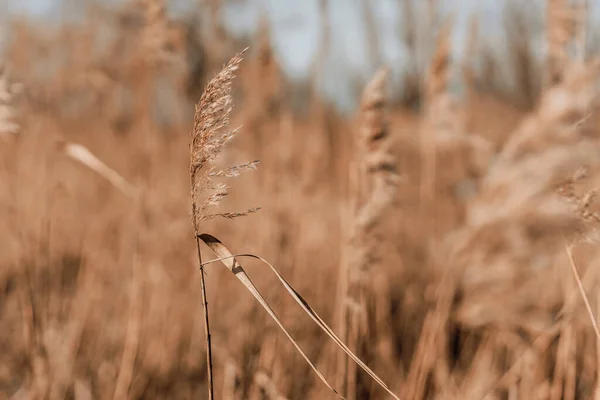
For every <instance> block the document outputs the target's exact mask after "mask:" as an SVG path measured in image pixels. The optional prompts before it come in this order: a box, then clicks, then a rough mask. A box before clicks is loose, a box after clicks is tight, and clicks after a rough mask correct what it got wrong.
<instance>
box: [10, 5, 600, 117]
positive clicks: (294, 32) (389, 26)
mask: <svg viewBox="0 0 600 400" xmlns="http://www.w3.org/2000/svg"><path fill="white" fill-rule="evenodd" d="M197 1H198V0H172V1H170V3H169V4H170V6H171V10H172V11H173V13H174V14H180V13H182V12H186V11H189V10H190V9H191V8H192V7H194V5H195V4H197ZM362 1H363V0H329V6H330V16H331V28H332V43H331V47H330V49H331V51H330V53H329V55H328V59H327V60H326V66H325V72H324V76H323V86H322V89H323V90H324V91H325V92H326V93H327V94H329V95H332V96H334V97H336V98H337V99H338V100H339V101H341V102H342V103H344V101H345V100H344V99H352V98H354V97H355V95H356V93H355V92H354V89H353V87H352V83H354V82H356V81H357V78H358V80H359V81H360V80H365V79H367V78H368V77H369V76H370V75H371V74H372V73H373V71H374V70H375V69H376V67H377V66H375V65H373V64H372V63H371V62H370V60H369V57H368V43H367V42H366V40H365V27H364V22H363V18H362V15H361V7H362ZM371 1H372V4H373V12H374V15H375V17H376V19H377V27H378V36H379V39H380V47H381V49H382V55H383V58H384V60H383V61H384V62H385V63H386V64H387V65H388V66H390V67H392V69H393V70H394V72H395V76H396V78H397V82H396V83H397V84H399V82H400V80H399V77H400V76H401V74H402V71H403V70H404V69H405V68H407V66H408V62H409V54H408V52H407V49H406V48H405V46H404V44H403V43H402V40H401V37H400V35H399V30H400V28H401V15H402V10H401V9H400V3H401V1H402V0H371ZM437 1H438V6H439V7H440V11H441V13H442V14H444V15H450V14H452V15H453V17H454V22H455V24H454V30H453V47H454V56H455V57H456V58H457V59H460V57H461V55H462V52H463V50H464V47H465V46H464V44H465V38H466V33H467V32H468V21H469V19H470V18H471V16H472V15H476V16H477V17H478V18H479V20H480V27H481V28H480V32H479V34H480V35H481V38H480V41H481V42H484V43H487V44H488V45H489V46H491V47H492V48H493V49H494V50H495V51H497V52H500V53H501V52H502V48H503V46H504V36H503V32H504V30H503V28H502V23H503V19H502V18H503V15H502V9H503V7H504V5H505V4H507V3H511V4H513V5H514V4H516V5H518V6H520V7H523V8H526V9H527V12H529V13H530V14H531V15H532V18H534V19H538V20H539V21H542V19H543V13H544V9H543V4H544V3H545V1H544V0H523V1H518V0H437ZM580 1H581V0H580ZM103 2H104V3H105V4H106V3H114V4H118V3H120V0H104V1H103ZM428 2H429V1H425V0H413V3H414V4H415V5H417V8H416V9H417V12H418V9H419V6H421V9H422V10H421V11H422V12H423V13H424V12H426V10H425V8H424V7H425V4H427V3H428ZM225 3H228V2H227V1H225ZM229 3H232V4H231V5H229V6H227V7H225V8H224V10H223V17H224V19H225V22H226V26H227V27H228V28H229V29H230V30H231V32H233V33H235V34H239V35H243V34H248V33H252V32H253V31H254V29H255V27H256V25H257V24H256V23H257V21H258V20H259V18H260V17H261V15H266V16H267V17H268V20H269V22H270V24H271V32H272V34H273V44H274V47H275V50H276V53H277V55H278V58H279V60H280V62H281V64H282V65H283V67H284V69H285V70H286V72H287V73H288V74H289V75H291V76H292V77H295V78H298V79H302V78H306V77H307V76H308V74H309V72H310V66H311V63H312V61H313V57H314V54H315V52H316V51H317V49H318V46H319V41H320V37H321V26H320V23H319V11H318V7H319V5H318V4H319V0H231V1H229ZM588 3H589V7H590V9H591V17H590V19H591V22H593V24H591V25H592V26H595V25H596V24H595V23H596V22H599V21H600V18H599V17H600V0H588ZM3 4H7V7H8V11H9V13H10V14H27V15H30V16H33V17H38V18H40V17H41V18H44V19H45V20H46V22H52V21H54V22H56V21H60V20H61V19H62V18H63V17H64V12H63V10H65V9H69V10H71V11H72V10H75V9H77V8H78V7H79V8H81V7H82V4H85V1H84V0H0V6H3ZM3 14H5V13H3V12H0V23H2V18H3V17H2V15H3ZM2 25H5V24H2ZM421 25H422V24H421ZM422 29H425V30H426V29H429V27H428V26H422ZM425 33H426V32H425ZM0 45H1V42H0ZM542 45H543V42H540V46H542ZM537 50H538V51H540V52H542V51H543V48H542V47H540V48H539V49H537ZM350 103H351V102H348V104H342V106H344V107H345V106H350Z"/></svg>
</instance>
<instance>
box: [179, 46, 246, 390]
mask: <svg viewBox="0 0 600 400" xmlns="http://www.w3.org/2000/svg"><path fill="white" fill-rule="evenodd" d="M241 61H242V53H240V54H238V55H236V56H235V57H233V58H232V59H231V61H229V63H228V64H227V65H226V66H225V67H224V68H223V69H222V70H221V72H219V73H218V74H217V76H216V77H215V78H213V79H212V80H211V81H210V82H209V83H208V85H207V87H206V90H205V91H204V94H203V95H202V97H201V98H200V101H199V102H198V104H197V105H196V113H195V115H194V129H193V131H192V137H191V144H190V183H191V200H192V223H193V227H194V237H195V240H196V249H197V253H198V264H199V268H200V274H201V275H200V277H201V290H202V303H203V307H204V322H205V325H204V327H205V335H206V362H207V372H208V393H209V399H210V400H212V399H213V398H214V387H213V365H212V348H211V338H210V324H209V318H208V300H207V295H206V282H205V276H204V265H203V264H202V256H201V252H200V238H199V235H200V226H201V224H202V223H203V222H204V221H206V220H208V219H210V218H212V217H215V216H222V217H226V218H235V217H238V216H243V215H247V214H249V213H251V212H254V211H256V209H251V210H247V211H244V212H241V213H216V214H210V213H209V210H210V209H211V208H213V207H216V206H218V205H219V203H220V202H221V200H222V199H223V198H224V197H225V196H227V194H228V190H227V186H225V185H224V184H218V183H216V182H215V181H214V180H215V179H216V178H219V177H222V178H233V177H236V176H238V175H239V174H240V172H241V171H243V170H248V169H253V168H254V167H255V165H256V163H248V164H241V165H236V166H233V167H231V168H229V169H227V170H224V171H218V172H216V171H215V170H214V167H211V168H210V169H208V170H207V171H206V170H204V169H203V167H204V166H205V164H207V163H213V162H214V160H215V159H216V158H217V156H218V155H219V154H220V153H221V152H222V150H223V148H224V146H225V145H226V144H227V143H228V142H229V141H230V140H231V139H232V138H233V137H234V135H235V134H236V132H237V130H233V131H225V132H223V129H224V128H226V127H227V125H228V124H229V115H230V113H231V110H232V107H233V98H232V85H233V79H234V77H235V71H237V69H238V68H239V64H240V62H241ZM201 196H206V197H205V199H202V198H201Z"/></svg>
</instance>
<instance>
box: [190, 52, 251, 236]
mask: <svg viewBox="0 0 600 400" xmlns="http://www.w3.org/2000/svg"><path fill="white" fill-rule="evenodd" d="M242 54H243V52H242V53H240V54H237V55H236V56H235V57H233V58H232V59H231V61H229V63H228V64H227V65H226V66H225V67H224V68H223V70H222V71H221V72H219V74H218V75H217V76H216V77H215V78H213V79H212V80H211V81H210V82H209V83H208V85H207V87H206V90H205V92H204V94H203V95H202V98H201V99H200V101H199V102H198V104H196V113H195V115H194V129H193V131H192V138H191V148H190V179H191V187H192V190H191V196H192V218H193V221H194V227H196V228H198V227H199V224H200V223H201V222H203V221H206V220H209V219H211V218H214V217H217V216H220V217H225V218H233V217H238V216H244V215H247V214H249V213H251V212H254V211H257V209H256V208H252V209H249V210H246V211H243V212H236V213H223V212H218V213H211V212H210V211H211V209H213V208H215V207H217V206H218V205H219V203H220V202H221V200H223V199H224V198H225V197H226V196H227V194H228V187H227V186H226V185H225V184H223V183H220V182H216V179H217V178H233V177H236V176H238V175H239V174H240V172H242V171H244V170H252V169H255V168H256V165H257V164H258V161H253V162H249V163H245V164H239V165H234V166H232V167H229V168H227V169H225V170H216V168H215V166H214V164H213V162H214V161H215V159H216V158H217V156H218V155H219V154H220V153H221V152H222V150H223V148H224V147H225V145H226V144H227V143H228V142H229V141H230V140H231V139H233V137H234V136H235V134H236V133H237V131H238V130H237V129H233V130H228V129H225V128H226V127H227V126H228V125H229V116H230V114H231V111H232V108H233V97H232V85H233V79H234V78H235V72H236V71H237V69H238V68H239V64H240V62H241V61H242ZM207 163H208V164H210V166H209V168H204V167H205V166H206V164H207Z"/></svg>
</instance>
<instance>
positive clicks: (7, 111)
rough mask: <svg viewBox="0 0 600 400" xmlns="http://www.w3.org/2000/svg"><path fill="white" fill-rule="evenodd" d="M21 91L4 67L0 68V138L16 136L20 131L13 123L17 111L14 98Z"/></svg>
mask: <svg viewBox="0 0 600 400" xmlns="http://www.w3.org/2000/svg"><path fill="white" fill-rule="evenodd" d="M20 91H21V85H20V84H18V83H13V82H11V80H10V76H9V72H8V69H7V68H6V67H1V66H0V136H2V135H8V134H17V133H19V131H20V130H21V128H20V126H19V125H18V124H17V123H16V122H15V118H16V115H17V111H16V109H15V107H14V100H15V96H16V95H17V94H18V93H19V92H20Z"/></svg>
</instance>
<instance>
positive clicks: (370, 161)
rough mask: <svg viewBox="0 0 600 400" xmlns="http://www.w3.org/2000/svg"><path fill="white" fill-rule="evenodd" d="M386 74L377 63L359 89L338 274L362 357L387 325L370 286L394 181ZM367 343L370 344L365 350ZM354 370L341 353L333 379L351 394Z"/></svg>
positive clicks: (346, 327)
mask: <svg viewBox="0 0 600 400" xmlns="http://www.w3.org/2000/svg"><path fill="white" fill-rule="evenodd" d="M387 74H388V71H387V69H380V70H379V71H378V72H377V73H376V74H375V76H374V77H373V79H372V80H371V81H370V83H369V84H368V85H367V86H366V88H365V89H364V91H363V96H362V101H361V111H360V132H359V137H358V145H357V155H356V156H357V157H356V158H357V160H356V161H357V163H358V165H357V166H356V167H357V171H356V172H357V175H358V176H357V177H356V181H355V182H353V184H354V185H355V187H354V188H352V190H353V191H354V193H353V195H354V196H355V197H356V198H355V202H356V204H355V206H356V207H357V209H356V210H354V212H355V215H354V221H353V227H352V232H351V237H350V239H349V240H350V243H349V248H348V252H347V255H346V256H347V257H348V259H347V260H346V262H345V263H343V265H342V269H341V274H342V277H341V279H342V281H343V282H347V286H346V287H342V288H341V293H340V296H341V301H340V307H341V320H342V321H341V323H342V325H341V329H342V335H343V338H344V339H346V340H347V341H348V344H349V347H350V348H351V349H352V350H353V351H357V352H358V355H359V357H366V358H368V359H371V358H374V356H376V355H377V354H375V352H374V351H373V350H371V349H374V348H375V347H377V343H376V342H377V341H378V340H387V339H389V338H386V337H385V336H386V335H388V334H389V329H386V327H385V326H384V325H385V323H386V321H387V319H386V318H385V315H386V314H387V311H389V310H387V306H386V303H387V302H388V294H387V293H385V290H383V291H382V290H375V288H374V287H373V283H374V282H375V277H376V276H377V274H378V271H376V270H375V269H376V267H375V266H376V265H378V264H379V263H378V256H377V251H378V250H379V242H380V237H379V236H377V234H376V229H377V226H378V225H379V224H380V222H381V218H382V217H383V215H384V213H385V211H386V209H387V208H388V207H389V206H390V205H391V204H392V203H393V201H394V198H395V195H396V191H397V188H398V185H399V183H400V175H399V173H398V169H397V165H396V160H395V157H394V156H393V154H392V153H391V150H390V144H391V143H390V138H389V131H388V126H387V123H388V122H387V118H386V116H385V113H386V111H385V107H386V92H385V84H386V78H387ZM342 286H344V285H342ZM380 289H381V288H380ZM382 316H384V317H383V318H382ZM367 321H374V323H375V324H377V325H378V327H377V331H379V332H380V333H381V332H383V333H381V334H380V338H374V337H367V336H366V335H367V333H368V332H374V331H375V330H374V329H373V327H369V326H368V323H367ZM388 328H389V327H388ZM367 348H370V349H369V350H365V349H367ZM359 349H360V350H359ZM361 352H362V354H361ZM386 356H387V355H386ZM357 372H358V371H357V368H356V365H355V364H353V363H349V362H348V360H346V358H340V359H339V360H338V374H339V376H338V381H339V382H340V384H341V385H343V386H344V387H345V388H344V389H345V392H346V396H347V398H348V399H354V398H356V396H357V394H358V386H359V384H358V381H357V378H358V376H357Z"/></svg>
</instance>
